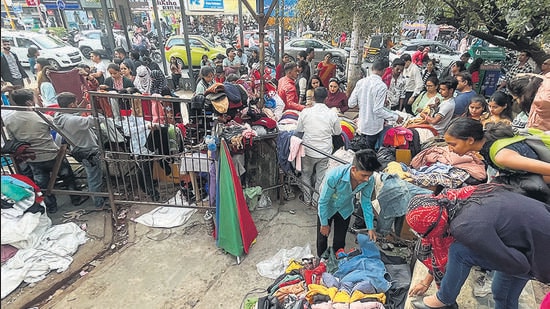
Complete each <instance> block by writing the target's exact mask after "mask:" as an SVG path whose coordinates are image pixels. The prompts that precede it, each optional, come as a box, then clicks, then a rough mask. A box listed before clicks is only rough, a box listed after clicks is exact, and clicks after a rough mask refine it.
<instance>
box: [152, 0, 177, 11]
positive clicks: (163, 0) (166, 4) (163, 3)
mask: <svg viewBox="0 0 550 309" xmlns="http://www.w3.org/2000/svg"><path fill="white" fill-rule="evenodd" d="M157 5H158V8H159V10H161V11H179V9H180V2H179V0H157Z"/></svg>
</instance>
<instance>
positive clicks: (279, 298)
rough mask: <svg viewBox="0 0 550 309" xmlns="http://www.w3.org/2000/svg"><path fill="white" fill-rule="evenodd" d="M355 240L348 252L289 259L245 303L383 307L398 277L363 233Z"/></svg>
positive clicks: (263, 307)
mask: <svg viewBox="0 0 550 309" xmlns="http://www.w3.org/2000/svg"><path fill="white" fill-rule="evenodd" d="M357 241H358V244H359V248H355V249H353V250H351V251H349V252H345V251H344V250H339V251H338V252H336V254H334V253H332V254H331V255H330V256H325V257H323V258H322V259H321V260H319V259H317V258H314V257H308V258H304V259H302V260H301V261H300V262H298V261H295V260H291V261H290V262H289V264H288V267H287V268H286V270H285V273H283V274H281V275H280V276H279V277H278V278H277V279H275V281H274V282H273V284H271V285H270V286H269V287H268V288H267V292H268V295H266V296H264V297H260V298H258V299H257V301H256V300H255V299H254V301H255V304H254V305H253V304H252V303H253V301H251V299H249V301H248V302H247V304H250V308H257V309H266V308H385V306H384V304H385V303H387V295H391V293H392V292H391V290H392V286H394V285H396V286H397V285H399V282H398V281H399V280H394V279H393V278H391V276H390V275H388V273H387V269H386V267H385V265H384V262H383V261H382V258H381V253H380V250H379V249H378V247H377V245H376V243H374V242H372V241H371V240H370V239H369V237H368V236H367V235H363V234H359V235H357ZM405 265H406V264H405ZM406 288H408V282H406ZM388 293H390V294H388ZM388 308H390V307H388Z"/></svg>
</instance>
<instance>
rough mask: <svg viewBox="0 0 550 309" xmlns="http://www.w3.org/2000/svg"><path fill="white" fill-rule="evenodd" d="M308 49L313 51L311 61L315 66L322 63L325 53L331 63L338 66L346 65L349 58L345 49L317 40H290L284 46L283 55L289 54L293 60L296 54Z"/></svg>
mask: <svg viewBox="0 0 550 309" xmlns="http://www.w3.org/2000/svg"><path fill="white" fill-rule="evenodd" d="M308 47H312V48H313V49H315V58H314V59H313V62H314V64H317V63H319V62H321V61H323V58H324V57H325V54H326V53H329V52H330V53H331V54H332V61H333V62H336V63H338V64H343V65H346V61H347V59H348V57H349V52H348V51H347V50H345V49H342V48H338V47H334V46H331V45H330V44H329V43H327V42H323V41H320V40H317V39H304V38H298V39H292V40H290V41H289V42H287V43H286V44H285V53H288V54H290V55H291V56H292V57H294V59H296V58H297V57H296V56H298V53H299V52H300V51H301V50H303V51H305V50H306V49H307V48H308Z"/></svg>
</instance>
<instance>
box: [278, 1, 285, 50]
mask: <svg viewBox="0 0 550 309" xmlns="http://www.w3.org/2000/svg"><path fill="white" fill-rule="evenodd" d="M280 35H281V39H280V41H281V42H280V43H281V48H280V52H279V55H280V56H281V60H282V59H283V58H282V57H283V55H284V53H285V0H281V33H280Z"/></svg>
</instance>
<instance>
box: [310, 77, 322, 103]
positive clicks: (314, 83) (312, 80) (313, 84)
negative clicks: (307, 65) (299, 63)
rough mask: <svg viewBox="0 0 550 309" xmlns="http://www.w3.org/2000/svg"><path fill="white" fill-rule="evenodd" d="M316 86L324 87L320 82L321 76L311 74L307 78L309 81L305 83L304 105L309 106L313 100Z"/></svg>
mask: <svg viewBox="0 0 550 309" xmlns="http://www.w3.org/2000/svg"><path fill="white" fill-rule="evenodd" d="M317 87H324V86H323V84H322V83H321V78H319V76H317V75H313V76H311V78H310V79H309V82H308V84H307V90H306V105H307V106H311V105H313V103H314V102H315V99H313V91H314V90H315V88H317Z"/></svg>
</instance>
